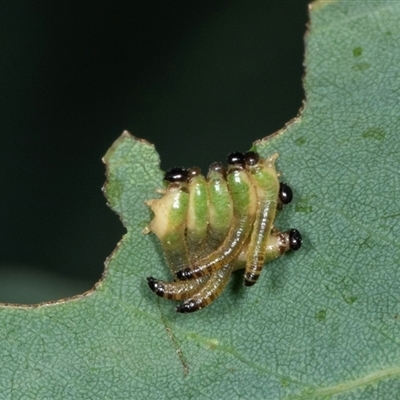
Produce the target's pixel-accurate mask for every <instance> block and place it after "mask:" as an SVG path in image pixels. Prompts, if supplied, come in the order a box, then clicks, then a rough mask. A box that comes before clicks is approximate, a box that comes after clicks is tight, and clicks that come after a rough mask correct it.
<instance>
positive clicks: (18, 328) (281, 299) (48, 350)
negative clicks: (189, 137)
mask: <svg viewBox="0 0 400 400" xmlns="http://www.w3.org/2000/svg"><path fill="white" fill-rule="evenodd" d="M399 26H400V3H398V2H393V1H369V2H354V1H336V2H335V1H331V2H326V1H320V2H316V3H313V5H312V12H311V28H310V32H309V34H308V35H307V40H306V60H305V64H306V77H305V82H304V84H305V90H306V97H307V99H306V102H305V106H304V109H303V110H302V112H301V115H300V116H299V117H298V118H296V119H295V120H294V121H292V122H291V123H290V124H288V126H287V127H286V128H285V129H283V130H282V131H281V132H278V133H277V134H275V135H272V136H271V137H269V138H268V139H265V140H260V141H259V142H257V143H255V148H256V149H257V151H259V152H260V153H261V154H262V155H263V156H264V157H265V156H267V155H269V154H271V153H272V152H275V151H278V152H279V154H280V157H279V160H278V163H277V165H278V168H279V169H280V171H281V172H282V176H283V179H284V180H285V181H286V182H288V183H289V184H290V185H291V186H292V188H293V189H294V193H295V200H294V202H293V203H292V204H291V205H290V206H288V207H286V208H285V210H284V212H282V213H281V214H280V215H279V217H278V221H277V226H278V227H279V228H280V229H288V228H291V227H294V228H297V229H299V230H300V231H301V233H302V235H303V237H304V246H303V248H302V250H301V251H299V252H298V253H290V254H288V255H285V256H284V257H281V258H280V259H278V260H276V261H274V262H273V263H271V264H270V265H269V266H268V268H265V270H264V271H263V273H262V275H261V278H260V280H259V282H258V283H257V285H255V286H254V287H252V288H250V289H244V288H243V287H242V284H241V273H237V274H236V275H235V276H234V278H233V279H232V282H231V283H230V285H229V286H228V288H227V289H226V291H225V292H224V294H223V295H222V296H221V298H219V299H218V300H217V301H216V302H215V304H213V305H212V306H211V307H209V308H206V309H204V310H202V311H200V312H198V313H194V314H190V315H181V314H177V313H175V312H174V310H173V309H174V307H173V305H174V304H173V303H172V302H168V301H163V300H160V299H158V298H157V297H156V296H154V294H153V293H151V292H150V291H149V290H148V288H147V285H146V282H145V277H146V276H148V275H150V274H151V275H153V276H157V277H160V278H168V268H167V267H166V265H165V262H164V259H163V256H162V253H161V249H160V246H159V244H158V242H157V240H156V239H155V238H154V237H153V236H152V235H143V234H142V233H141V231H142V229H143V228H144V227H145V226H146V224H147V223H148V222H149V221H150V219H151V212H150V210H149V209H148V208H147V207H146V206H145V205H144V201H145V200H147V199H150V198H153V197H155V196H157V195H156V194H155V192H154V190H155V189H157V188H161V187H162V172H161V171H160V169H159V159H158V155H157V153H156V151H155V149H154V147H153V146H152V145H150V144H149V143H147V142H145V141H143V140H138V139H135V138H134V137H132V136H131V135H129V134H128V133H124V134H123V135H122V136H121V137H120V138H119V139H118V140H117V141H116V142H115V143H114V145H113V146H112V147H111V148H110V150H109V151H108V152H107V154H106V156H105V158H104V161H105V163H106V165H107V176H108V183H107V184H106V186H105V194H106V196H107V199H108V202H109V204H110V206H111V207H112V208H113V209H114V210H115V211H116V212H117V213H118V214H119V215H120V217H121V220H122V221H123V223H124V225H125V227H126V229H127V233H126V235H125V236H124V237H123V239H122V241H121V243H120V244H119V245H118V247H117V249H116V250H115V252H114V253H113V254H112V255H111V256H110V258H109V259H108V260H107V263H106V264H107V268H106V272H105V275H104V278H103V280H102V281H101V282H99V283H98V285H97V287H96V288H95V290H94V291H92V292H89V293H87V294H86V295H83V296H78V297H76V298H75V299H67V300H64V301H59V302H56V303H53V304H45V305H39V306H36V307H23V306H20V307H17V306H10V305H9V306H2V308H1V314H0V321H1V323H0V332H1V337H2V340H1V342H0V359H1V360H2V371H1V372H2V373H1V374H0V387H1V388H2V394H3V396H4V398H20V397H21V396H22V397H24V398H38V399H43V398H60V399H61V398H63V399H64V398H71V399H78V398H93V399H94V398H101V399H103V398H104V399H105V398H112V399H116V398H121V399H125V398H165V399H176V398H213V399H215V398H249V399H250V398H251V399H253V398H260V399H308V398H323V397H325V398H327V397H331V396H335V395H336V397H335V398H340V399H373V398H386V399H389V398H394V397H395V396H396V394H398V393H399V392H400V380H399V376H400V269H399V261H400V241H399V237H400V196H399V188H400V179H399V171H400V144H399V143H400V142H399V134H398V129H399V128H398V126H399V125H400V124H399V122H400V111H399V109H400V108H399V107H400V68H399V65H400V51H399V50H400V45H399V43H400V30H399Z"/></svg>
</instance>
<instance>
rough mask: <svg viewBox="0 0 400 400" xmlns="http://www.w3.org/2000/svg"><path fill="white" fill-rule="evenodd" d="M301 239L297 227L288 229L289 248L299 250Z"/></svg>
mask: <svg viewBox="0 0 400 400" xmlns="http://www.w3.org/2000/svg"><path fill="white" fill-rule="evenodd" d="M302 241H303V239H302V237H301V235H300V232H299V231H298V230H297V229H291V230H290V231H289V246H290V248H291V250H299V249H300V247H301V242H302Z"/></svg>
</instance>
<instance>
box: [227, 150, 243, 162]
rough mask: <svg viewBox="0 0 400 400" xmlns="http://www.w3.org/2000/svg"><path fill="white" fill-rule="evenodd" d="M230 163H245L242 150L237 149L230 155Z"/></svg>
mask: <svg viewBox="0 0 400 400" xmlns="http://www.w3.org/2000/svg"><path fill="white" fill-rule="evenodd" d="M228 164H229V165H243V164H244V154H243V153H241V152H240V151H235V152H234V153H231V154H229V155H228Z"/></svg>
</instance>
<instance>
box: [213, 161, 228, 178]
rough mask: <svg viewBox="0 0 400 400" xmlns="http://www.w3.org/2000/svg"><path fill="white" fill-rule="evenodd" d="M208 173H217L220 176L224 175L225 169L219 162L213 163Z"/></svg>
mask: <svg viewBox="0 0 400 400" xmlns="http://www.w3.org/2000/svg"><path fill="white" fill-rule="evenodd" d="M209 170H210V171H213V172H218V173H220V174H222V175H225V167H224V164H222V163H220V162H213V163H212V164H211V165H210V167H209Z"/></svg>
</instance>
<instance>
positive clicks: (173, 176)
mask: <svg viewBox="0 0 400 400" xmlns="http://www.w3.org/2000/svg"><path fill="white" fill-rule="evenodd" d="M164 179H165V180H166V181H167V182H170V183H173V182H187V180H188V179H189V173H188V171H187V170H186V169H185V168H183V167H173V168H171V169H169V170H168V171H167V172H166V173H165V175H164Z"/></svg>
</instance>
